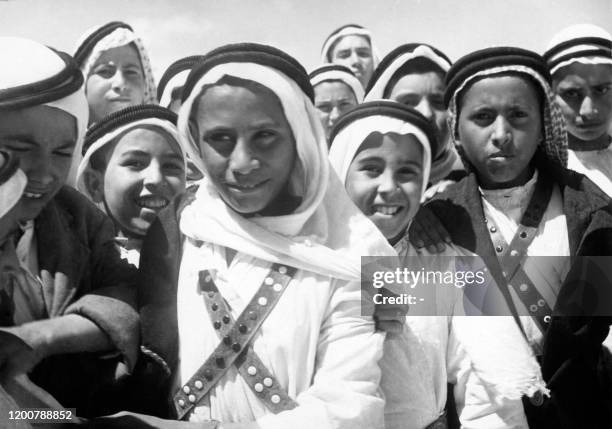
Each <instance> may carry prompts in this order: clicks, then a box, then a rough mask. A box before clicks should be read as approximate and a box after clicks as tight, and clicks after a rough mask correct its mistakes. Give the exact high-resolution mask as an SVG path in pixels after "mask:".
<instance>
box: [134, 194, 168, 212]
mask: <svg viewBox="0 0 612 429" xmlns="http://www.w3.org/2000/svg"><path fill="white" fill-rule="evenodd" d="M135 203H136V205H137V206H138V207H141V208H144V209H150V210H160V209H163V208H164V207H166V206H167V205H168V204H169V203H170V201H168V199H166V198H164V197H158V196H155V195H147V196H144V197H138V198H136V200H135Z"/></svg>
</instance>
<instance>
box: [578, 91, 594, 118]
mask: <svg viewBox="0 0 612 429" xmlns="http://www.w3.org/2000/svg"><path fill="white" fill-rule="evenodd" d="M595 115H597V107H596V106H595V102H594V101H593V98H592V97H591V96H590V95H587V96H586V97H584V100H582V103H581V104H580V116H583V117H585V118H587V119H591V118H593V117H594V116H595Z"/></svg>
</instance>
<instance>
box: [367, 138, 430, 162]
mask: <svg viewBox="0 0 612 429" xmlns="http://www.w3.org/2000/svg"><path fill="white" fill-rule="evenodd" d="M422 150H423V149H422V146H421V143H420V141H419V139H418V138H417V137H416V136H415V135H414V134H399V133H395V132H387V133H381V132H379V131H374V132H371V133H370V134H368V135H367V136H366V138H365V139H363V141H362V142H361V145H360V146H359V148H358V150H357V152H356V154H355V158H356V157H357V156H359V155H361V156H366V157H369V156H376V155H392V156H395V157H398V158H405V157H406V156H408V157H409V158H410V157H411V155H414V154H415V153H418V154H420V153H421V152H422ZM419 161H420V159H419Z"/></svg>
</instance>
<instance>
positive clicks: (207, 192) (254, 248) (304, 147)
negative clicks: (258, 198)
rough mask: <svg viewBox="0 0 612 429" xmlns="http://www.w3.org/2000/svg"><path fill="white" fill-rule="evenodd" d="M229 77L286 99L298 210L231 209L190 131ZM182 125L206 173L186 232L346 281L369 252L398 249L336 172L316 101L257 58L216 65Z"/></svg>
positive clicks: (183, 219)
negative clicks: (209, 93) (209, 91)
mask: <svg viewBox="0 0 612 429" xmlns="http://www.w3.org/2000/svg"><path fill="white" fill-rule="evenodd" d="M227 75H229V76H234V77H237V78H241V79H248V80H251V81H254V82H257V83H259V84H261V85H264V86H265V87H267V88H269V89H270V90H271V91H272V92H274V93H275V94H276V96H277V97H278V98H279V100H280V101H281V105H282V107H283V111H284V113H285V116H286V118H287V122H288V123H289V125H290V127H291V130H292V132H293V136H294V138H295V142H296V152H297V157H296V165H295V168H294V169H293V171H292V174H291V177H290V179H289V180H290V185H291V186H290V187H291V191H292V193H293V194H295V195H297V196H300V197H301V198H302V201H301V204H300V205H299V207H298V208H297V209H296V210H295V211H294V212H293V213H291V214H288V215H282V216H254V217H250V218H245V217H244V216H241V215H240V214H238V213H236V212H235V211H233V210H232V209H231V208H230V207H228V206H227V204H226V203H225V202H224V201H223V200H222V199H221V197H220V196H219V193H218V192H217V190H216V188H215V186H214V185H213V184H212V182H211V181H210V180H209V179H208V178H207V176H208V174H207V170H206V166H205V164H204V162H203V161H202V159H201V157H200V153H199V148H198V146H197V145H196V143H195V141H194V140H193V137H192V135H191V133H190V131H189V117H190V114H191V110H192V109H193V105H194V101H195V99H196V98H197V97H198V96H199V94H200V93H201V91H202V87H203V86H204V85H210V84H214V83H216V82H218V81H219V80H220V79H221V78H222V77H223V76H227ZM178 129H179V135H180V138H181V139H182V140H183V142H184V145H185V146H186V147H188V150H189V151H190V152H191V153H189V155H190V157H191V159H192V160H193V161H194V162H195V164H196V165H197V166H198V168H200V169H201V170H202V171H203V172H204V175H205V178H204V179H203V180H202V182H200V187H199V189H198V191H197V193H196V199H195V200H194V201H193V202H192V203H191V204H190V205H189V206H187V207H186V208H185V209H184V210H183V212H182V213H181V216H180V229H181V231H182V232H183V233H184V234H185V235H186V236H188V237H191V238H193V239H196V240H201V241H204V242H208V243H214V244H218V245H221V246H225V247H230V248H233V249H236V250H238V251H240V252H244V253H247V254H250V255H253V256H255V257H258V258H261V259H263V260H267V261H271V262H280V263H284V264H287V265H292V266H295V267H297V268H300V269H304V270H307V271H311V272H315V273H318V274H322V275H325V276H331V277H336V278H340V279H345V280H359V279H360V272H361V256H387V255H388V256H392V255H394V254H395V252H394V250H393V248H392V247H391V246H390V245H389V244H388V243H387V241H386V239H385V238H384V237H383V236H382V234H381V233H380V232H379V231H378V229H377V228H376V226H375V225H374V224H372V223H371V222H370V221H369V220H368V219H367V218H366V217H365V216H364V215H363V214H361V212H360V211H359V210H358V209H357V208H356V207H355V206H354V205H353V203H352V202H351V200H350V199H349V197H348V195H347V194H346V192H345V191H344V188H343V186H342V184H341V183H340V181H339V180H338V178H337V177H336V176H335V174H333V173H331V172H330V168H329V161H328V160H327V143H326V140H325V134H324V132H323V129H322V127H321V124H320V121H319V117H318V114H317V112H316V110H315V108H314V106H313V105H312V103H311V101H310V100H309V99H308V98H307V97H306V95H305V94H304V93H303V92H302V90H301V89H300V88H299V87H298V85H297V84H296V83H295V82H294V81H293V80H291V79H289V78H288V77H287V76H286V75H284V74H283V73H281V72H279V71H278V70H276V69H274V68H271V67H268V66H263V65H260V64H255V63H225V64H220V65H218V66H215V67H213V68H212V69H211V70H209V71H208V72H207V73H205V74H204V75H203V76H202V77H201V78H200V80H199V81H198V82H197V83H196V85H195V86H194V88H193V90H192V91H191V93H190V94H189V97H188V98H187V100H186V101H185V102H184V103H183V105H182V107H181V110H180V112H179V120H178Z"/></svg>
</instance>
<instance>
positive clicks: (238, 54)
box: [182, 43, 314, 102]
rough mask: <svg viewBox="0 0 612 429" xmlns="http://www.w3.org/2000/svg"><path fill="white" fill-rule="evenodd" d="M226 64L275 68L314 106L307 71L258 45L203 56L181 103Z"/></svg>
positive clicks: (285, 56)
mask: <svg viewBox="0 0 612 429" xmlns="http://www.w3.org/2000/svg"><path fill="white" fill-rule="evenodd" d="M227 63H255V64H260V65H263V66H267V67H272V68H274V69H276V70H278V71H280V72H281V73H283V74H284V75H285V76H287V77H288V78H290V79H291V80H293V81H294V82H295V83H297V85H298V86H299V87H300V89H301V90H302V91H303V92H304V94H306V96H307V97H308V98H309V99H310V101H312V102H314V90H313V89H312V85H311V84H310V80H309V79H308V74H307V73H306V70H305V69H304V67H303V66H302V65H301V64H300V63H299V62H298V61H297V60H296V59H295V58H293V57H292V56H290V55H288V54H286V53H285V52H283V51H281V50H280V49H277V48H274V47H272V46H267V45H260V44H258V43H234V44H230V45H225V46H221V47H220V48H217V49H214V50H212V51H210V52H209V53H208V54H206V55H204V57H203V59H202V61H200V62H199V63H198V65H197V66H195V67H194V68H193V69H192V70H191V72H190V73H189V76H188V77H187V81H186V82H185V87H184V88H183V98H182V101H183V102H184V101H185V100H186V99H187V98H188V97H189V94H190V93H191V91H193V88H194V86H195V85H196V83H197V82H198V81H199V80H200V78H201V77H202V76H203V75H204V74H206V73H207V72H208V71H210V70H211V69H212V68H213V67H216V66H218V65H220V64H227Z"/></svg>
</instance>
